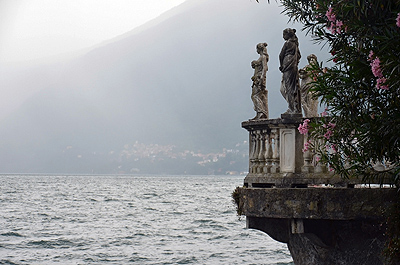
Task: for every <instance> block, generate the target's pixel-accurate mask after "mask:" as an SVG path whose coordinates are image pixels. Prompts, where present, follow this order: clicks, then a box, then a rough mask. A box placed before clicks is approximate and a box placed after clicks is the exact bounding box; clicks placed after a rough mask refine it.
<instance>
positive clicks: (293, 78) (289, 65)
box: [279, 28, 301, 114]
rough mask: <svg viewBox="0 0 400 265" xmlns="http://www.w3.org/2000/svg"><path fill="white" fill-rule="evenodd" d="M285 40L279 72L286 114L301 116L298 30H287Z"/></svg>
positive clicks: (284, 32)
mask: <svg viewBox="0 0 400 265" xmlns="http://www.w3.org/2000/svg"><path fill="white" fill-rule="evenodd" d="M283 39H284V40H285V43H284V44H283V47H282V50H281V53H280V54H279V62H280V67H279V70H280V71H281V72H282V82H281V93H282V96H283V97H284V98H285V99H286V101H287V103H288V110H287V111H286V112H285V114H301V99H300V85H299V70H298V65H299V61H300V58H301V55H300V50H299V41H298V39H297V36H296V30H295V29H290V28H287V29H285V30H284V31H283Z"/></svg>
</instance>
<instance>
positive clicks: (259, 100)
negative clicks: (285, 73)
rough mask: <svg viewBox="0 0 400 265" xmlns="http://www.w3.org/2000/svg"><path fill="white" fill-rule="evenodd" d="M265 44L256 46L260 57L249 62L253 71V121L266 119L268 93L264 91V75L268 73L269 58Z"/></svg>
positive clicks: (265, 79)
mask: <svg viewBox="0 0 400 265" xmlns="http://www.w3.org/2000/svg"><path fill="white" fill-rule="evenodd" d="M267 46H268V44H267V43H259V44H257V46H256V50H257V53H258V54H259V55H260V57H259V58H258V59H257V60H254V61H252V62H251V67H252V68H253V69H254V75H253V77H252V78H251V80H252V81H253V85H252V92H251V99H252V101H253V103H254V110H255V111H256V113H257V114H256V116H255V117H254V118H253V120H257V119H268V116H269V114H268V91H267V89H266V81H267V78H266V75H267V71H268V65H267V63H268V60H269V56H268V53H267Z"/></svg>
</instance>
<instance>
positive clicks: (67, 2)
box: [0, 0, 185, 62]
mask: <svg viewBox="0 0 400 265" xmlns="http://www.w3.org/2000/svg"><path fill="white" fill-rule="evenodd" d="M183 2H185V0H167V1H166V0H57V1H55V0H0V44H1V45H0V62H16V61H26V60H31V59H37V58H44V57H48V56H52V55H57V54H62V53H66V52H71V51H75V50H79V49H82V48H86V47H90V46H93V45H96V44H98V43H101V42H102V41H104V40H108V39H111V38H114V37H116V36H118V35H121V34H123V33H125V32H128V31H130V30H132V29H134V28H135V27H137V26H139V25H141V24H143V23H145V22H147V21H149V20H151V19H153V18H155V17H157V16H159V15H160V14H162V13H163V12H165V11H167V10H169V9H171V8H173V7H174V6H176V5H179V4H181V3H183Z"/></svg>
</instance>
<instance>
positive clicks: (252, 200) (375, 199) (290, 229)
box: [237, 187, 397, 265]
mask: <svg viewBox="0 0 400 265" xmlns="http://www.w3.org/2000/svg"><path fill="white" fill-rule="evenodd" d="M237 193H238V194H237V195H238V198H239V201H238V211H239V212H241V213H242V214H243V215H245V216H246V220H247V227H248V228H253V229H258V230H261V231H263V232H265V233H267V234H268V235H269V236H271V237H272V238H273V239H275V240H277V241H280V242H283V243H286V244H288V247H289V250H290V252H291V254H292V257H293V260H294V262H295V264H297V265H303V264H304V265H306V264H307V265H308V264H317V265H318V264H321V265H326V264H352V265H355V264H360V265H361V264H363V265H377V264H383V259H382V255H381V252H382V249H383V247H384V244H385V240H386V238H385V226H384V221H385V209H387V208H388V207H389V206H390V205H391V204H392V203H393V202H394V200H395V198H396V196H397V193H396V190H395V189H368V188H357V189H349V188H304V189H296V188H282V189H279V188H278V189H277V188H246V187H243V188H239V189H237Z"/></svg>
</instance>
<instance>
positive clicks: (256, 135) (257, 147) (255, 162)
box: [252, 130, 261, 174]
mask: <svg viewBox="0 0 400 265" xmlns="http://www.w3.org/2000/svg"><path fill="white" fill-rule="evenodd" d="M260 138H261V134H260V131H259V130H256V131H254V155H253V172H252V173H255V174H256V173H257V172H258V167H259V163H258V162H259V161H258V155H259V154H260Z"/></svg>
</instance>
